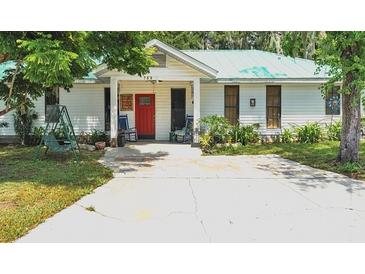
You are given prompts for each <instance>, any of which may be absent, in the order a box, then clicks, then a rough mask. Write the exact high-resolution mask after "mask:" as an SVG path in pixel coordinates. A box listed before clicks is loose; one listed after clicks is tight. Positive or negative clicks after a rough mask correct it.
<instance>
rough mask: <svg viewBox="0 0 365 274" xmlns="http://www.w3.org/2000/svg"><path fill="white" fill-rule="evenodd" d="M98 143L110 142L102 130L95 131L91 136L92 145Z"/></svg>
mask: <svg viewBox="0 0 365 274" xmlns="http://www.w3.org/2000/svg"><path fill="white" fill-rule="evenodd" d="M97 142H106V143H107V142H108V136H107V135H106V133H105V132H104V131H102V130H96V129H93V130H92V131H91V135H90V143H91V144H92V145H95V143H97Z"/></svg>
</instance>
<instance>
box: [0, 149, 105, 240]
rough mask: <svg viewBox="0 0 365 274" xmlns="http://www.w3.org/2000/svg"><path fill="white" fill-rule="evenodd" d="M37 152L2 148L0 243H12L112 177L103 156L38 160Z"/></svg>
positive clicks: (54, 156)
mask: <svg viewBox="0 0 365 274" xmlns="http://www.w3.org/2000/svg"><path fill="white" fill-rule="evenodd" d="M34 152H35V148H29V147H28V148H20V147H0V242H11V241H13V240H15V239H17V238H19V237H20V236H22V235H24V234H26V233H27V232H28V231H29V230H30V229H32V228H34V227H36V226H37V225H38V224H40V223H41V222H43V221H44V220H45V219H47V218H48V217H50V216H52V215H54V214H55V213H57V212H59V211H60V210H62V209H64V208H65V207H67V206H69V205H71V204H73V203H74V202H76V201H77V200H78V199H80V198H81V197H82V196H84V195H86V194H88V193H91V192H92V191H93V190H94V189H95V188H96V187H98V186H100V185H102V184H104V183H105V182H107V181H108V180H109V179H110V178H111V177H112V172H111V170H110V169H108V168H106V167H104V166H102V165H101V164H99V163H98V162H97V159H98V158H100V156H101V155H102V152H99V151H95V152H86V151H83V152H82V156H81V161H80V163H77V162H76V161H74V158H73V156H72V155H50V156H49V157H47V158H46V159H43V160H36V159H35V154H34Z"/></svg>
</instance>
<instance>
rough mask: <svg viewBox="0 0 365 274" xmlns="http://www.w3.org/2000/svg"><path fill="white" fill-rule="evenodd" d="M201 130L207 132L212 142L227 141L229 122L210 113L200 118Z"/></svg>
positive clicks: (229, 130)
mask: <svg viewBox="0 0 365 274" xmlns="http://www.w3.org/2000/svg"><path fill="white" fill-rule="evenodd" d="M200 127H201V132H202V133H203V134H208V135H210V136H211V138H212V142H213V143H214V144H217V143H221V144H224V143H227V142H228V140H229V139H230V138H231V134H230V133H231V127H232V126H231V124H230V123H229V122H228V121H227V119H226V118H224V117H222V116H218V115H211V116H207V117H204V118H203V119H201V120H200Z"/></svg>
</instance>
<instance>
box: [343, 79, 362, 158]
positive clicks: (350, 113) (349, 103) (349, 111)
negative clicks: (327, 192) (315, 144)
mask: <svg viewBox="0 0 365 274" xmlns="http://www.w3.org/2000/svg"><path fill="white" fill-rule="evenodd" d="M344 84H346V83H344ZM360 120H361V98H360V96H359V94H358V91H357V90H356V89H354V88H353V89H352V90H351V93H349V94H342V130H341V143H340V154H339V160H340V161H341V163H345V162H357V161H358V160H359V144H360Z"/></svg>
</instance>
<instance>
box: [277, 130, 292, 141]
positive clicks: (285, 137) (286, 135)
mask: <svg viewBox="0 0 365 274" xmlns="http://www.w3.org/2000/svg"><path fill="white" fill-rule="evenodd" d="M280 142H281V143H286V144H289V143H293V142H294V134H293V132H292V131H291V130H290V129H288V128H286V129H284V130H283V132H282V133H281V134H280Z"/></svg>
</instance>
